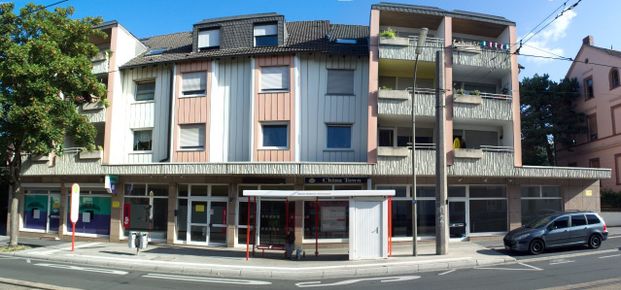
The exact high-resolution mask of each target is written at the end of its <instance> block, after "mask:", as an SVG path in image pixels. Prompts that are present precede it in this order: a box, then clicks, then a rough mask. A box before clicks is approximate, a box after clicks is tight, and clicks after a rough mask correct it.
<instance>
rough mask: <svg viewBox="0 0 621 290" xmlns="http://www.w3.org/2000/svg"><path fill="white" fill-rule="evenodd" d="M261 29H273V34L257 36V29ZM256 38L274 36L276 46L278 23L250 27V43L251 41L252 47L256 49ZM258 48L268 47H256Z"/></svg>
mask: <svg viewBox="0 0 621 290" xmlns="http://www.w3.org/2000/svg"><path fill="white" fill-rule="evenodd" d="M263 27H269V28H271V27H273V28H274V33H269V34H268V33H264V34H257V28H263ZM266 30H267V29H266ZM257 36H276V46H278V23H264V24H255V25H254V26H253V27H252V41H253V46H254V47H257ZM258 47H270V46H258Z"/></svg>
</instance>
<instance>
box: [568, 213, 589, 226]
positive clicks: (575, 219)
mask: <svg viewBox="0 0 621 290" xmlns="http://www.w3.org/2000/svg"><path fill="white" fill-rule="evenodd" d="M586 224H587V220H586V218H585V217H584V215H582V214H581V215H572V216H571V226H572V227H579V226H584V225H586Z"/></svg>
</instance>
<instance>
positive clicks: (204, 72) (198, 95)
mask: <svg viewBox="0 0 621 290" xmlns="http://www.w3.org/2000/svg"><path fill="white" fill-rule="evenodd" d="M201 73H202V74H205V88H204V89H203V92H202V93H198V94H187V95H186V94H185V92H186V91H185V90H184V88H183V76H185V75H187V74H201ZM207 78H208V75H207V72H206V71H192V72H184V73H181V94H179V98H192V97H204V96H207Z"/></svg>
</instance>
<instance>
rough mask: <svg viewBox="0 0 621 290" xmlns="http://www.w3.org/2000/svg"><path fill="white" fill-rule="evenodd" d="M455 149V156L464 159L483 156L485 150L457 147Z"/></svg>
mask: <svg viewBox="0 0 621 290" xmlns="http://www.w3.org/2000/svg"><path fill="white" fill-rule="evenodd" d="M454 151H455V158H463V159H481V158H483V150H481V149H467V148H458V149H455V150H454Z"/></svg>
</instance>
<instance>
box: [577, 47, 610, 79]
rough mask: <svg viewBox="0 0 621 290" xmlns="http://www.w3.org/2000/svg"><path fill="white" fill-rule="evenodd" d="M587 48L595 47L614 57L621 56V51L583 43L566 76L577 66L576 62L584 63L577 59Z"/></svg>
mask: <svg viewBox="0 0 621 290" xmlns="http://www.w3.org/2000/svg"><path fill="white" fill-rule="evenodd" d="M586 49H593V50H594V51H597V52H600V53H605V54H608V55H610V56H612V57H618V58H621V51H618V50H614V49H609V48H604V47H599V46H594V45H589V44H585V43H583V44H582V45H581V46H580V49H579V50H578V52H577V53H576V56H575V57H574V58H573V61H572V62H571V65H570V66H569V68H568V69H567V73H565V77H569V75H570V73H571V72H572V71H573V70H574V67H575V66H576V63H582V62H577V60H578V61H580V56H581V55H582V54H583V53H584V51H585V50H586Z"/></svg>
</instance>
